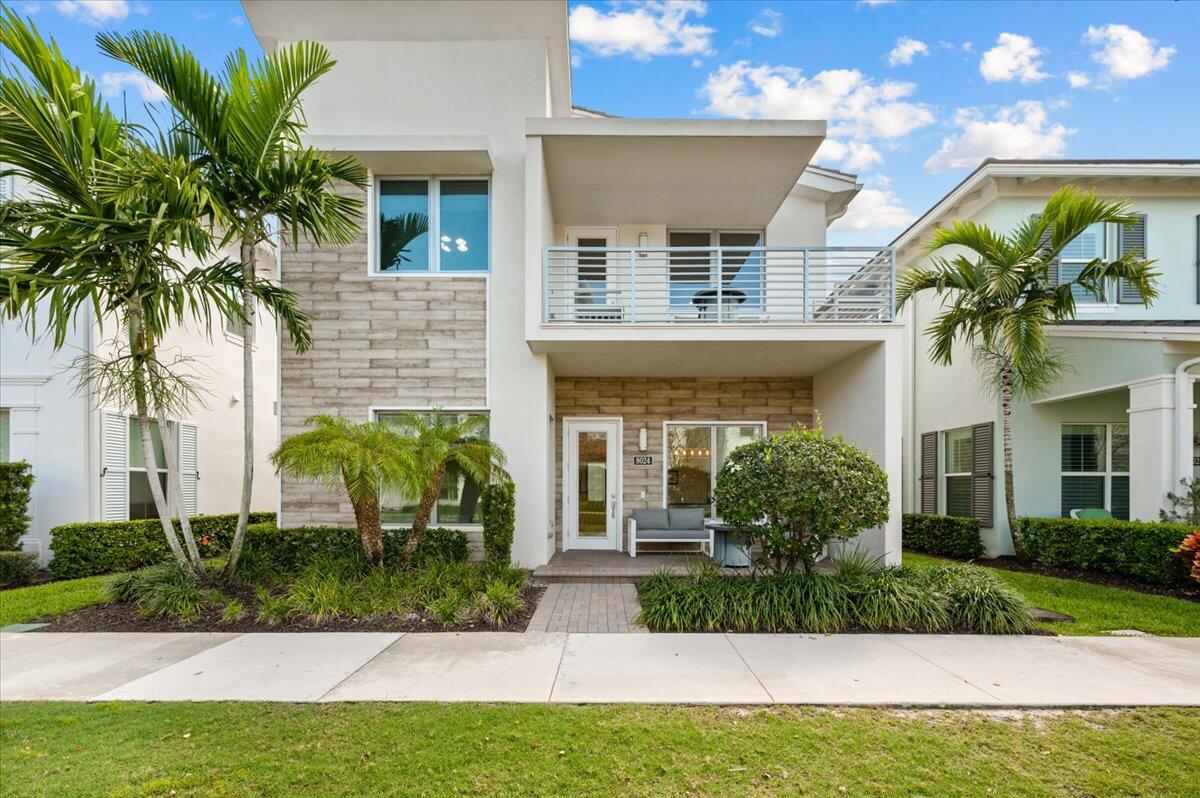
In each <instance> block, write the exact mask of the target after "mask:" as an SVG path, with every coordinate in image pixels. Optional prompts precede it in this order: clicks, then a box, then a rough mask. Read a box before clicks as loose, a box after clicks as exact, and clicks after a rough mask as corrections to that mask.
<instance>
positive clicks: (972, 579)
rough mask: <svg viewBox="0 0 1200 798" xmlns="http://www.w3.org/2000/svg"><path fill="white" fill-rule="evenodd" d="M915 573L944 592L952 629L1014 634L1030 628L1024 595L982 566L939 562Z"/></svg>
mask: <svg viewBox="0 0 1200 798" xmlns="http://www.w3.org/2000/svg"><path fill="white" fill-rule="evenodd" d="M916 573H917V574H918V575H919V577H918V578H919V579H920V581H923V582H924V587H925V588H926V589H927V590H929V591H931V592H936V593H942V594H944V595H945V597H946V610H947V612H948V613H949V615H950V625H951V627H952V628H953V629H955V630H960V631H967V632H978V633H980V634H985V635H1015V634H1025V633H1026V632H1028V631H1030V630H1031V629H1032V628H1033V618H1032V617H1031V616H1030V614H1029V604H1028V603H1027V602H1026V601H1025V599H1024V598H1023V597H1022V596H1021V595H1020V594H1019V593H1017V592H1016V591H1015V590H1013V589H1012V588H1010V587H1008V586H1007V585H1005V584H1004V583H1003V582H1001V581H1000V580H999V579H996V578H995V577H994V576H992V575H991V574H989V573H988V572H987V571H985V570H983V569H982V568H973V567H971V566H969V565H938V566H934V567H932V568H926V569H922V570H920V571H917V572H916Z"/></svg>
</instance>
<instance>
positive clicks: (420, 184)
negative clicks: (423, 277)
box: [374, 177, 491, 274]
mask: <svg viewBox="0 0 1200 798" xmlns="http://www.w3.org/2000/svg"><path fill="white" fill-rule="evenodd" d="M377 185H378V190H377V196H378V198H379V199H378V209H377V212H378V214H379V220H378V224H379V226H378V228H377V235H376V236H375V238H376V244H375V246H376V252H375V253H374V256H375V258H376V266H375V270H376V271H377V272H379V273H407V274H417V273H435V272H486V271H487V270H488V268H489V267H490V265H491V224H490V218H489V217H490V209H489V188H490V183H489V181H488V180H487V179H483V178H471V179H461V178H453V179H451V178H436V177H435V178H420V179H396V180H391V179H385V180H380V181H379V182H378V184H377Z"/></svg>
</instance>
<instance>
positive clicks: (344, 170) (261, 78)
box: [96, 31, 366, 575]
mask: <svg viewBox="0 0 1200 798" xmlns="http://www.w3.org/2000/svg"><path fill="white" fill-rule="evenodd" d="M96 40H97V42H98V43H99V45H100V49H101V50H103V51H104V52H105V53H107V54H108V55H110V56H112V57H114V58H116V59H118V60H120V61H124V62H125V63H127V64H130V65H131V66H133V67H135V68H137V69H139V70H141V71H142V72H143V73H144V74H145V75H146V76H147V77H149V78H150V79H151V80H152V81H154V82H155V83H156V84H157V85H158V86H160V87H161V88H162V90H163V92H164V93H165V94H166V96H167V99H168V100H169V101H170V103H171V105H172V106H173V108H174V111H175V112H176V113H177V114H178V115H179V124H178V126H177V129H176V131H177V133H178V134H179V135H180V136H181V137H183V138H185V139H186V140H187V141H188V142H189V143H190V145H191V147H192V148H193V151H194V154H195V157H196V158H197V159H198V161H199V163H200V164H201V165H202V171H203V174H204V187H205V189H206V190H207V191H208V192H209V193H210V194H211V197H212V201H213V204H214V208H215V211H214V213H213V214H212V219H213V222H214V224H216V225H217V226H218V227H219V228H220V230H221V234H220V235H221V243H222V244H228V243H232V242H238V243H239V244H240V251H241V270H242V281H243V284H244V290H243V292H242V298H243V304H242V308H241V312H240V318H241V321H242V328H243V336H242V375H243V376H242V382H243V384H242V407H243V412H244V429H243V436H244V437H243V440H244V450H243V465H242V496H241V503H240V506H239V512H238V523H237V528H236V530H235V532H234V536H233V541H232V543H231V545H230V549H229V558H228V560H227V562H226V565H225V573H226V574H227V575H228V574H231V573H232V572H233V571H234V569H236V568H237V563H238V558H239V557H240V555H241V551H242V545H243V541H244V540H245V534H246V523H247V521H248V519H249V513H250V499H251V490H252V486H253V480H254V357H253V336H252V334H251V333H252V330H253V323H254V317H255V298H254V297H255V291H254V290H252V289H253V286H254V285H255V284H257V283H260V282H263V281H262V280H260V279H259V277H258V275H257V272H256V268H255V251H256V246H257V245H258V244H259V243H261V242H263V241H267V240H269V239H270V238H271V235H272V230H271V228H272V222H273V220H278V223H279V224H280V225H281V226H282V227H283V228H284V229H286V230H287V231H288V233H289V234H290V235H291V237H292V243H293V246H295V245H296V244H298V242H299V240H300V237H301V236H304V237H305V238H306V239H307V240H308V241H310V242H311V243H313V244H315V245H317V246H325V245H329V244H334V245H342V244H348V243H350V242H351V241H353V240H354V239H355V237H356V236H357V235H358V232H359V230H360V224H361V216H362V212H361V206H362V203H361V201H360V200H358V199H357V198H354V197H350V196H345V195H343V194H341V193H339V192H338V191H337V184H338V183H346V184H349V185H350V186H355V187H358V188H360V189H361V188H363V187H364V186H365V184H366V171H365V170H364V169H363V168H362V166H361V165H359V164H358V162H357V161H355V160H354V159H353V158H349V157H343V158H333V157H329V156H328V155H326V154H325V153H322V152H320V151H318V150H315V149H313V148H311V147H306V146H304V145H303V144H302V143H301V141H300V134H301V132H302V131H303V129H304V118H303V114H302V112H301V108H300V96H301V94H303V92H304V91H305V90H306V89H307V88H308V87H310V86H311V85H313V83H315V82H316V81H317V80H318V79H319V78H320V77H321V76H322V75H324V74H325V73H327V72H328V71H329V70H330V69H332V68H333V65H334V63H335V62H334V60H333V59H332V58H331V57H330V56H329V53H328V51H327V50H326V49H325V48H324V47H322V46H321V45H319V44H316V43H314V42H304V41H302V42H297V43H295V44H293V45H290V46H288V47H283V48H280V49H278V50H276V51H275V52H273V53H271V54H270V55H268V56H266V57H264V58H261V59H259V60H257V61H254V62H251V61H250V60H249V59H248V57H247V55H246V53H245V52H244V51H243V50H238V51H236V52H235V53H233V54H231V55H230V56H229V57H228V58H227V59H226V61H225V68H224V71H223V72H222V73H221V75H220V76H219V77H218V76H214V75H212V74H210V73H209V72H208V71H207V70H206V69H205V68H204V67H203V66H202V65H201V64H200V62H199V60H198V59H197V58H196V57H195V55H194V54H192V52H191V51H189V50H188V49H187V48H185V47H182V46H181V45H179V44H178V43H176V42H175V41H174V40H173V39H171V38H170V37H169V36H165V35H163V34H160V33H154V32H150V31H137V32H134V33H131V34H129V35H125V36H122V35H119V34H113V33H102V34H100V35H99V36H97V37H96ZM283 322H284V326H285V327H286V328H287V331H288V333H289V335H290V337H291V339H292V343H293V345H294V346H295V347H296V350H297V351H298V352H302V351H304V350H305V349H307V347H308V344H309V329H308V324H307V318H306V317H304V316H303V315H302V314H298V313H297V314H294V315H293V316H292V317H291V318H285V319H283Z"/></svg>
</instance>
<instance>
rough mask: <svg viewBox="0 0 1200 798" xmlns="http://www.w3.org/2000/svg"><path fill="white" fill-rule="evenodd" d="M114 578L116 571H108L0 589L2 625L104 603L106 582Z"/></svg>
mask: <svg viewBox="0 0 1200 798" xmlns="http://www.w3.org/2000/svg"><path fill="white" fill-rule="evenodd" d="M112 579H113V575H112V574H104V575H102V576H88V577H84V578H83V579H65V580H63V581H61V582H47V583H46V584H44V585H34V586H33V587H18V588H14V589H13V590H0V626H7V625H8V624H10V623H25V622H26V621H30V620H33V619H34V618H41V617H42V616H44V615H61V614H62V613H64V612H70V611H71V610H77V609H79V608H80V607H87V606H90V605H92V604H102V603H103V602H104V600H105V597H104V586H105V585H106V584H108V582H110V581H111V580H112Z"/></svg>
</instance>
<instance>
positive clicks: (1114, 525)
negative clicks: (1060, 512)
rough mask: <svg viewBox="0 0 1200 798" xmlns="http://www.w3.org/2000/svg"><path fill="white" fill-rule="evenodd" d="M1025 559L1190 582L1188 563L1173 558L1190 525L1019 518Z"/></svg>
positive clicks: (1156, 582) (1158, 582)
mask: <svg viewBox="0 0 1200 798" xmlns="http://www.w3.org/2000/svg"><path fill="white" fill-rule="evenodd" d="M1017 525H1018V528H1019V529H1020V535H1021V546H1022V548H1023V550H1024V552H1025V556H1027V557H1028V558H1029V559H1031V560H1033V561H1034V562H1036V563H1040V564H1041V565H1046V566H1049V567H1053V568H1074V569H1076V570H1080V571H1093V572H1096V573H1102V574H1117V575H1120V576H1125V577H1128V578H1130V579H1136V580H1138V581H1140V582H1146V583H1148V584H1152V585H1173V584H1178V583H1182V582H1186V581H1187V578H1188V569H1187V564H1186V563H1185V562H1184V561H1183V560H1181V559H1179V558H1178V557H1176V556H1175V555H1173V554H1172V553H1171V549H1173V548H1176V547H1177V546H1179V542H1180V541H1182V540H1183V539H1184V538H1185V537H1186V536H1187V535H1188V534H1189V533H1190V532H1192V527H1191V526H1189V525H1188V524H1165V523H1158V522H1151V521H1117V520H1084V519H1078V518H1031V517H1023V518H1019V519H1017Z"/></svg>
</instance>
